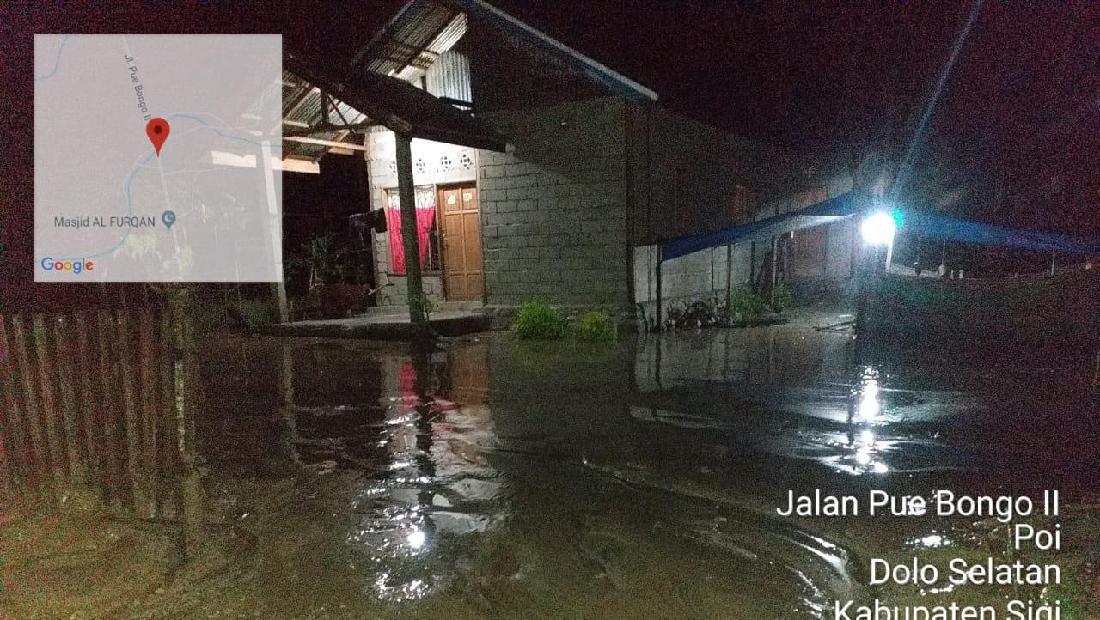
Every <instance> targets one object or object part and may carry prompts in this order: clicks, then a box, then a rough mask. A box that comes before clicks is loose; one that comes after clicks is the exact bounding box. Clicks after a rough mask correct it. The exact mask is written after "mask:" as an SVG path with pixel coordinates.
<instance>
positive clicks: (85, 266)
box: [38, 256, 95, 274]
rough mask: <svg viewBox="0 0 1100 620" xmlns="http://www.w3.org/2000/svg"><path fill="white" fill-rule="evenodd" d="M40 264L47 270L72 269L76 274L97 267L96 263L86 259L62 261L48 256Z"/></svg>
mask: <svg viewBox="0 0 1100 620" xmlns="http://www.w3.org/2000/svg"><path fill="white" fill-rule="evenodd" d="M38 264H39V265H40V266H41V267H42V269H44V270H46V271H71V272H73V273H74V274H80V273H82V272H84V271H92V270H94V269H95V263H93V262H92V261H90V260H84V259H80V260H65V261H60V260H55V259H53V258H51V257H49V256H47V257H46V258H43V259H42V260H41V261H40V262H39V263H38Z"/></svg>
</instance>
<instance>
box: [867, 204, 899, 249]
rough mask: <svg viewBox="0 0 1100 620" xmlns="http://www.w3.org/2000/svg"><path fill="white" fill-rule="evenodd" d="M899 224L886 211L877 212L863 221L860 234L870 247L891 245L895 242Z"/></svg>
mask: <svg viewBox="0 0 1100 620" xmlns="http://www.w3.org/2000/svg"><path fill="white" fill-rule="evenodd" d="M896 231H897V224H896V223H895V222H894V218H893V217H891V216H890V214H889V213H886V212H885V211H876V212H875V213H872V214H871V215H869V216H867V218H866V219H864V220H863V224H862V225H860V227H859V232H860V233H861V234H862V235H863V240H864V241H865V242H866V243H867V244H868V245H886V246H888V245H890V244H891V243H893V242H894V233H895V232H896Z"/></svg>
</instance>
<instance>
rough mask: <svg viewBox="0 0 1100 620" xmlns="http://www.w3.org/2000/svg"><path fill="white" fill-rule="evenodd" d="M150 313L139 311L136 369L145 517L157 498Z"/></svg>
mask: <svg viewBox="0 0 1100 620" xmlns="http://www.w3.org/2000/svg"><path fill="white" fill-rule="evenodd" d="M153 321H154V319H153V313H152V312H151V311H150V310H148V309H145V310H143V311H142V312H141V316H140V320H139V327H140V351H141V361H140V362H139V366H140V368H139V370H140V376H141V432H142V457H143V462H142V467H143V468H144V470H145V475H146V485H145V488H146V496H147V497H148V498H149V502H148V506H147V507H145V509H146V510H147V511H148V514H147V516H148V517H150V518H153V517H155V516H156V515H157V498H158V497H159V496H160V490H159V488H158V486H159V483H158V481H159V479H160V475H159V467H158V466H157V437H158V435H159V434H160V433H159V432H158V429H157V410H158V406H159V403H160V384H159V381H158V379H159V376H160V371H159V367H158V365H157V351H156V347H157V337H156V333H155V329H156V328H155V324H154V322H153Z"/></svg>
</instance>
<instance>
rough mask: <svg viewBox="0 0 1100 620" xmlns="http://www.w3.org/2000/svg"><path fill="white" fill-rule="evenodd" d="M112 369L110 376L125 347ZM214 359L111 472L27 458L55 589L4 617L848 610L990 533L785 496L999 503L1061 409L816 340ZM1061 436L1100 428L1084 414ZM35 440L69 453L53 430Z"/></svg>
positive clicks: (142, 430)
mask: <svg viewBox="0 0 1100 620" xmlns="http://www.w3.org/2000/svg"><path fill="white" fill-rule="evenodd" d="M106 330H107V331H109V332H110V333H117V331H118V326H117V324H113V323H110V324H109V327H108V328H106ZM62 331H64V330H62ZM105 333H106V332H105ZM24 337H26V334H25V333H24ZM94 341H96V339H95V338H93V342H94ZM133 342H134V345H135V347H134V350H135V351H139V352H140V351H144V349H142V348H141V346H142V342H144V341H143V340H142V339H141V337H140V335H135V336H134V339H133ZM150 342H151V343H152V342H155V339H153V340H151V341H150ZM106 355H107V357H106V358H105V359H106V364H105V366H104V367H105V368H108V369H110V368H111V367H112V361H111V360H112V359H113V358H112V356H114V355H118V356H121V355H122V352H121V350H118V351H116V350H114V349H113V348H112V349H108V350H107V353H106ZM154 357H156V356H154ZM92 359H93V360H95V363H96V366H97V367H99V366H100V364H99V361H100V360H99V358H98V356H92ZM119 359H121V358H119ZM157 359H160V358H157ZM174 359H175V358H174V357H173V356H171V355H166V356H165V357H164V359H163V360H161V361H158V362H155V363H154V364H153V366H152V367H154V368H158V369H159V368H171V367H172V364H168V366H164V364H165V363H168V362H174ZM34 362H35V359H34V358H28V360H27V361H26V363H27V365H28V368H32V364H33V363H34ZM191 363H192V364H193V367H192V369H191V372H190V373H189V374H188V376H190V377H191V378H192V383H191V384H192V385H194V386H195V387H196V391H197V392H198V393H196V394H195V395H194V396H193V399H194V400H193V401H192V402H193V403H198V404H193V405H192V406H190V407H187V408H184V409H183V410H178V409H177V408H176V407H175V406H174V404H175V403H176V402H177V400H176V399H175V398H174V397H169V396H165V393H164V392H163V390H164V388H165V387H168V386H167V384H164V383H162V382H159V381H157V380H156V375H155V374H154V373H151V372H150V373H147V374H148V376H144V375H142V374H141V372H140V371H139V372H136V373H135V374H134V376H137V377H144V378H143V379H142V381H139V382H137V383H135V384H133V385H132V386H131V388H132V389H133V390H134V391H132V392H131V398H130V401H129V402H133V403H144V402H145V398H146V396H145V395H146V394H148V395H153V394H160V395H159V396H156V399H155V400H154V401H153V402H154V403H160V404H158V405H156V406H153V407H150V408H149V413H150V417H148V421H147V422H146V421H143V418H141V417H140V416H138V417H133V416H131V418H130V423H128V418H127V415H126V412H127V409H126V403H127V402H128V401H127V398H126V394H125V392H124V391H122V390H123V389H124V386H123V385H122V384H121V382H120V383H119V388H118V389H119V390H120V392H119V393H118V398H114V399H111V401H110V402H111V403H112V404H111V406H110V407H109V408H107V409H106V410H105V411H106V412H107V413H108V414H109V415H105V417H104V418H103V419H104V420H107V421H108V422H109V423H108V424H105V425H104V428H109V429H111V430H110V431H109V432H108V431H104V432H102V433H100V434H99V435H98V436H97V435H96V433H92V436H93V439H94V440H93V441H92V442H91V445H90V447H91V450H85V449H84V448H81V449H79V450H76V451H75V454H77V455H78V456H79V455H80V454H84V453H88V454H91V455H100V456H98V457H96V458H95V459H92V460H90V461H87V463H85V464H82V463H84V461H81V460H80V459H79V458H78V459H77V460H76V461H73V463H74V465H75V466H74V467H71V468H70V467H69V462H70V461H69V460H65V459H68V457H66V456H65V455H66V451H65V450H64V449H62V450H55V451H49V450H47V451H45V452H43V454H49V455H58V456H60V457H63V459H62V460H60V461H58V464H59V465H63V467H58V469H62V471H72V472H76V473H77V474H79V472H80V471H82V470H84V471H89V472H96V473H94V474H93V475H88V476H83V477H82V476H80V475H77V476H70V477H69V478H65V477H63V478H62V479H61V480H60V484H59V481H58V478H57V477H55V475H54V474H53V471H54V469H55V467H53V466H51V465H50V463H52V462H54V461H57V458H54V459H53V461H45V462H44V464H43V463H39V462H38V461H36V460H35V459H36V458H37V457H36V456H35V455H36V454H37V453H36V452H35V451H34V450H28V451H21V452H20V453H19V457H20V460H16V462H15V465H16V467H17V469H18V470H19V471H26V472H28V473H37V474H36V475H34V476H31V475H27V476H24V477H19V478H16V479H15V480H16V482H18V483H19V484H20V485H23V486H25V487H27V488H28V489H29V490H30V491H33V490H34V489H39V488H41V489H44V488H49V489H57V492H52V491H51V492H48V493H47V492H42V493H40V495H42V496H43V497H44V498H46V499H44V500H42V501H36V502H22V503H15V502H9V506H15V505H18V506H19V507H20V510H19V511H9V512H8V513H6V514H5V515H4V518H5V519H6V522H5V525H0V527H4V528H5V529H4V530H3V532H4V534H5V535H4V536H3V537H0V546H2V547H3V548H2V549H0V550H2V551H3V553H4V554H5V557H7V558H10V557H19V558H21V559H20V562H19V563H16V564H12V565H13V566H15V568H13V569H10V570H9V575H10V576H12V577H13V578H14V580H15V583H17V584H32V585H33V587H28V586H22V587H15V588H9V589H8V590H7V591H6V593H5V598H3V599H0V616H13V617H25V616H33V615H35V613H39V612H41V611H42V609H43V606H44V605H45V606H47V607H46V609H48V613H46V614H45V615H47V616H50V617H54V616H56V617H70V616H72V615H73V614H74V613H75V614H77V616H76V617H80V615H79V614H84V615H85V616H91V617H111V616H122V617H130V616H141V617H147V616H154V617H164V618H191V617H207V616H211V615H217V616H224V617H240V616H245V617H248V616H252V615H253V614H257V613H258V614H260V615H262V616H266V617H272V618H359V617H429V616H430V617H437V616H443V617H486V616H488V617H537V616H551V617H560V616H567V617H685V618H690V617H698V618H706V617H731V618H762V619H770V618H824V617H828V614H829V613H830V610H831V607H830V602H831V601H832V600H834V599H835V598H837V597H840V596H843V597H846V598H861V597H864V596H865V595H868V594H870V593H868V592H867V590H866V588H865V587H864V586H863V585H862V584H863V582H864V581H865V575H863V574H861V567H863V566H864V565H865V564H866V558H867V557H876V556H877V555H878V554H881V553H883V552H884V550H887V551H888V550H898V549H905V550H911V549H917V548H919V549H928V550H932V549H938V548H943V547H950V548H952V550H953V551H954V547H956V546H958V547H966V545H964V544H962V543H963V542H965V543H967V544H971V543H973V544H975V545H978V541H982V544H984V538H983V537H984V536H987V535H989V533H988V532H986V531H984V530H982V529H981V528H980V527H978V526H977V525H975V524H974V523H971V522H960V523H951V524H948V525H944V524H941V523H936V524H932V523H929V522H924V521H921V520H916V519H914V520H901V521H894V522H891V523H890V524H889V525H888V527H880V526H877V525H876V524H874V523H864V522H861V521H859V520H855V521H844V522H837V523H833V522H826V521H823V520H814V519H804V520H795V519H788V518H783V517H780V516H779V515H777V514H776V507H777V506H778V505H779V502H781V501H782V499H783V498H784V497H786V494H787V492H788V491H789V490H795V491H804V490H808V489H812V488H821V489H823V490H826V491H828V492H831V493H837V494H840V493H863V492H865V491H866V490H867V489H868V488H872V487H877V486H879V485H882V486H888V485H904V486H905V488H907V489H912V490H913V491H914V492H919V491H920V490H921V489H928V488H936V487H938V486H940V485H947V486H950V485H953V484H955V483H958V482H959V481H960V480H965V482H966V484H970V485H977V486H979V487H981V488H996V489H1000V488H1003V486H1004V485H1005V484H1008V483H1015V482H1017V481H1018V479H1019V478H1017V476H1018V475H1019V473H1020V472H1021V471H1026V469H1025V467H1026V463H1027V462H1028V460H1029V458H1031V457H1030V456H1029V455H1031V454H1044V455H1045V454H1049V451H1047V452H1043V453H1040V452H1038V451H1035V452H1027V451H1026V450H1022V449H1020V448H1021V446H1020V445H1018V444H1017V445H1012V446H1011V448H1012V449H1011V451H1009V452H1007V453H1006V454H1008V456H1004V457H1002V456H1000V455H1001V452H999V450H1000V448H1001V445H1002V444H1003V443H1004V442H1007V441H1010V440H1011V439H1012V437H1010V438H1002V437H1001V436H1000V435H999V434H998V433H999V430H998V429H996V428H995V427H996V425H997V424H1011V423H1014V422H1013V421H1014V420H1026V419H1031V420H1038V421H1040V422H1041V421H1042V420H1043V419H1045V418H1043V417H1042V416H1043V415H1044V414H1045V413H1046V412H1047V411H1049V409H1047V408H1044V407H1045V405H1043V404H1042V403H1043V401H1039V400H1036V399H1032V400H1027V401H1023V402H1022V404H1021V405H1020V406H1019V407H1018V409H1012V408H1011V407H1010V406H1006V405H1005V404H1004V402H1003V401H1001V400H997V398H996V395H997V393H996V391H995V390H991V391H989V392H983V393H980V394H979V393H976V392H975V391H972V390H968V389H963V387H961V386H958V385H954V384H940V383H938V382H936V381H931V380H928V379H927V377H925V376H923V375H921V374H919V373H913V372H911V371H909V370H908V368H909V366H908V362H906V363H905V364H902V363H899V362H898V361H897V359H895V358H893V357H891V356H890V355H880V354H875V353H874V352H871V353H869V354H867V355H865V356H864V355H856V352H855V350H854V346H853V341H852V339H851V338H850V337H849V336H848V335H847V334H844V333H836V332H819V331H816V330H813V329H811V328H808V327H805V326H789V327H783V328H760V329H745V330H709V331H708V332H690V333H675V334H666V335H662V336H660V337H656V338H654V337H642V338H640V339H639V340H637V341H633V340H630V341H622V342H620V343H618V344H617V345H614V346H606V347H586V346H580V345H576V344H570V343H538V344H536V345H530V344H529V343H522V342H517V341H516V340H514V339H513V338H511V337H509V336H507V335H501V334H493V335H487V336H485V337H479V338H466V339H458V340H451V341H446V342H441V343H438V344H437V345H436V346H432V347H428V348H416V349H414V348H409V347H407V346H406V345H380V344H372V343H363V342H354V341H325V340H310V339H303V340H282V339H266V338H236V339H225V340H222V341H216V342H208V343H206V344H204V346H203V347H202V348H201V349H200V350H198V351H196V352H195V353H194V358H193V359H192V360H191ZM1089 363H1090V367H1089V369H1088V372H1087V373H1086V374H1088V375H1089V376H1086V381H1090V380H1091V372H1092V369H1091V360H1089ZM22 369H23V368H22V366H21V364H20V363H17V364H16V368H15V370H16V371H19V374H21V371H22ZM158 372H159V371H158ZM169 374H172V375H174V369H172V372H170V373H169ZM17 376H18V375H17ZM118 376H119V377H120V378H121V374H119V375H118ZM110 385H114V384H110ZM142 386H148V388H147V389H148V392H144V391H141V390H145V389H146V388H145V387H142ZM997 387H998V388H1000V387H1001V386H1000V385H998V386H997ZM154 388H156V389H154ZM98 389H102V388H98ZM1056 393H1057V394H1058V395H1062V394H1072V393H1073V392H1072V391H1070V390H1065V391H1064V392H1063V391H1057V392H1056ZM3 396H4V397H5V398H8V399H9V400H10V395H9V394H7V393H5V394H4V395H3ZM1036 403H1039V404H1036ZM161 405H163V408H162V409H161V408H158V407H161ZM990 405H995V406H996V407H997V408H998V412H1000V414H1001V416H1002V417H999V418H997V419H996V424H990V423H986V422H984V420H985V419H986V417H985V416H986V415H987V409H986V407H988V406H990ZM59 411H61V413H62V414H64V408H63V407H62V408H61V409H60V410H59ZM132 411H133V412H134V413H136V412H138V411H140V410H139V409H137V408H135V409H133V410H132ZM158 412H159V413H158ZM19 419H20V420H23V418H19ZM64 419H65V418H64V415H61V417H59V418H58V420H61V421H63V420H64ZM11 421H12V419H11V418H10V417H9V418H6V419H5V425H6V426H5V432H7V431H8V430H9V429H10V427H11ZM134 422H136V423H134ZM1067 427H1068V428H1070V429H1073V432H1072V433H1070V431H1068V430H1066V428H1067ZM93 428H94V427H93ZM1036 428H1037V433H1038V434H1040V436H1041V435H1042V433H1046V436H1047V437H1048V439H1049V438H1051V437H1057V436H1060V435H1061V434H1062V433H1067V435H1068V436H1070V437H1071V438H1072V439H1073V440H1076V441H1078V442H1079V444H1078V445H1079V446H1080V445H1084V442H1086V441H1096V440H1097V439H1098V438H1097V436H1096V432H1095V429H1093V430H1092V431H1089V428H1091V427H1088V426H1082V425H1076V426H1074V422H1073V420H1072V419H1070V420H1065V421H1062V423H1061V424H1060V425H1059V428H1058V429H1057V431H1056V432H1055V431H1054V430H1052V429H1051V427H1044V426H1042V425H1038V426H1036ZM45 430H46V431H48V430H49V429H48V428H46V429H45ZM62 430H64V429H63V428H62ZM76 430H79V431H82V432H77V433H75V434H73V436H74V437H86V436H87V434H86V433H84V432H83V431H84V430H87V429H85V428H84V427H80V426H78V427H76ZM1090 432H1092V435H1090V434H1089V433H1090ZM24 435H26V438H27V439H28V440H35V439H39V438H40V437H41V438H42V439H43V440H44V443H43V446H44V447H45V448H47V449H49V448H51V447H52V445H51V444H50V443H49V442H48V440H49V439H50V436H49V433H48V432H45V433H38V434H36V433H30V432H28V433H24ZM61 435H62V437H63V436H64V433H62V434H61ZM181 437H182V438H183V439H184V440H183V441H181V440H180V438H181ZM1013 437H1015V435H1014V436H1013ZM7 438H8V435H5V440H6V439H7ZM19 438H20V440H21V441H22V437H19ZM1034 438H1035V435H1034V434H1033V435H1032V436H1031V437H1029V439H1032V440H1034ZM4 445H5V446H8V445H13V446H16V447H17V448H19V449H20V450H23V448H22V446H24V445H25V442H24V443H15V442H11V443H9V442H7V441H5V444H4ZM65 445H66V444H64V443H61V444H60V446H61V447H62V448H64V446H65ZM131 447H134V448H135V450H136V452H134V453H133V454H134V455H135V457H134V458H130V454H131V453H130V452H129V450H130V448H131ZM81 450H84V452H81ZM40 451H41V450H40ZM138 457H140V458H138ZM1060 457H1062V458H1067V459H1070V458H1073V459H1076V460H1074V461H1073V467H1067V468H1064V469H1060V470H1058V471H1065V472H1069V473H1074V472H1077V473H1078V474H1079V475H1080V476H1081V477H1082V478H1083V479H1086V480H1094V478H1090V477H1089V476H1090V475H1091V474H1090V471H1091V472H1092V473H1095V470H1089V464H1088V458H1089V454H1088V453H1087V452H1085V451H1083V450H1079V451H1078V452H1077V453H1076V454H1074V453H1072V452H1068V453H1066V454H1061V453H1060ZM998 458H1003V459H1004V460H1006V461H1010V462H1011V463H1012V466H1013V468H1012V469H1008V468H1000V467H996V466H991V465H989V463H991V462H992V463H996V462H997V460H996V459H998ZM1036 458H1037V459H1038V460H1039V462H1040V463H1041V462H1042V458H1045V456H1039V457H1036ZM104 467H106V468H107V469H102V470H101V468H104ZM1067 479H1068V478H1067ZM135 480H136V481H138V483H139V485H138V487H137V488H136V490H137V491H140V492H141V498H142V501H135V500H134V498H135V497H136V495H135V485H134V483H133V481H135ZM1044 482H1048V483H1049V482H1051V481H1049V480H1045V481H1044ZM35 485H38V486H35ZM33 494H34V492H28V495H33ZM9 497H10V496H9ZM53 497H61V498H64V497H68V498H74V497H76V498H84V497H87V498H88V500H87V501H86V502H84V503H85V504H87V506H86V507H85V508H82V509H80V510H76V511H74V510H73V509H72V504H73V503H74V502H73V500H72V499H69V500H65V501H60V502H58V501H53V500H52V499H50V498H53ZM100 498H103V499H100ZM47 500H49V501H47ZM66 502H68V503H66ZM153 509H155V511H154V510H153ZM74 512H75V514H74ZM44 524H45V525H48V527H46V526H45V525H44ZM55 524H62V525H64V524H69V525H64V527H62V528H60V529H59V528H56V527H54V525H55ZM74 531H79V532H80V534H79V535H69V534H68V533H70V532H74ZM57 532H64V534H56V533H57ZM55 535H56V536H58V537H57V538H54V537H55ZM20 540H22V541H23V542H19V543H17V541H20ZM978 546H979V548H985V547H981V546H980V545H978ZM61 549H68V551H66V552H65V553H68V552H69V551H72V550H73V549H79V553H77V554H76V555H73V554H69V555H64V554H62V555H58V554H57V552H58V550H61ZM58 558H64V559H63V560H59V559H58ZM62 571H69V574H71V575H76V576H78V577H80V578H81V579H85V578H87V579H92V578H96V579H99V581H97V583H99V584H100V585H101V587H100V588H99V590H101V591H102V594H99V593H97V594H89V593H88V591H87V589H86V588H83V589H82V588H79V587H77V586H75V585H73V584H72V583H70V582H69V581H66V580H63V579H57V578H55V576H56V575H58V574H60V573H61V572H62ZM101 574H107V575H117V577H116V578H112V579H103V578H99V577H96V576H97V575H101ZM85 581H86V579H85ZM9 582H10V580H9ZM874 594H876V595H891V594H893V593H890V592H887V593H882V592H876V593H874ZM929 595H930V596H931V595H936V592H930V593H929ZM39 615H42V614H39Z"/></svg>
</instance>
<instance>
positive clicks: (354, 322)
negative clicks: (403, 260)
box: [264, 308, 492, 340]
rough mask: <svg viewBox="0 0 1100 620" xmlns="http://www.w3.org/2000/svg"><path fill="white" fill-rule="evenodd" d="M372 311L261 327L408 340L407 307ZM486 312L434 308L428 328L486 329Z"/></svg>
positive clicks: (450, 332) (444, 331) (453, 331)
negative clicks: (342, 316)
mask: <svg viewBox="0 0 1100 620" xmlns="http://www.w3.org/2000/svg"><path fill="white" fill-rule="evenodd" d="M372 310H373V311H372V312H368V313H366V314H360V315H358V316H353V317H350V318H346V319H320V320H312V321H293V322H290V323H279V324H277V325H272V326H270V327H268V328H267V329H265V330H264V333H267V334H270V335H273V336H299V337H321V338H369V339H375V340H410V339H411V338H412V336H413V328H412V323H410V322H409V314H408V312H407V311H394V312H381V311H379V310H376V309H373V308H372ZM491 323H492V322H491V317H490V315H489V313H487V312H485V311H483V310H481V309H476V310H441V311H438V312H433V313H432V314H431V317H430V318H429V320H428V324H429V325H430V326H431V328H432V329H433V330H434V331H435V332H436V333H437V334H439V335H441V336H462V335H464V334H471V333H474V332H483V331H488V330H489V329H490V327H491Z"/></svg>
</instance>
